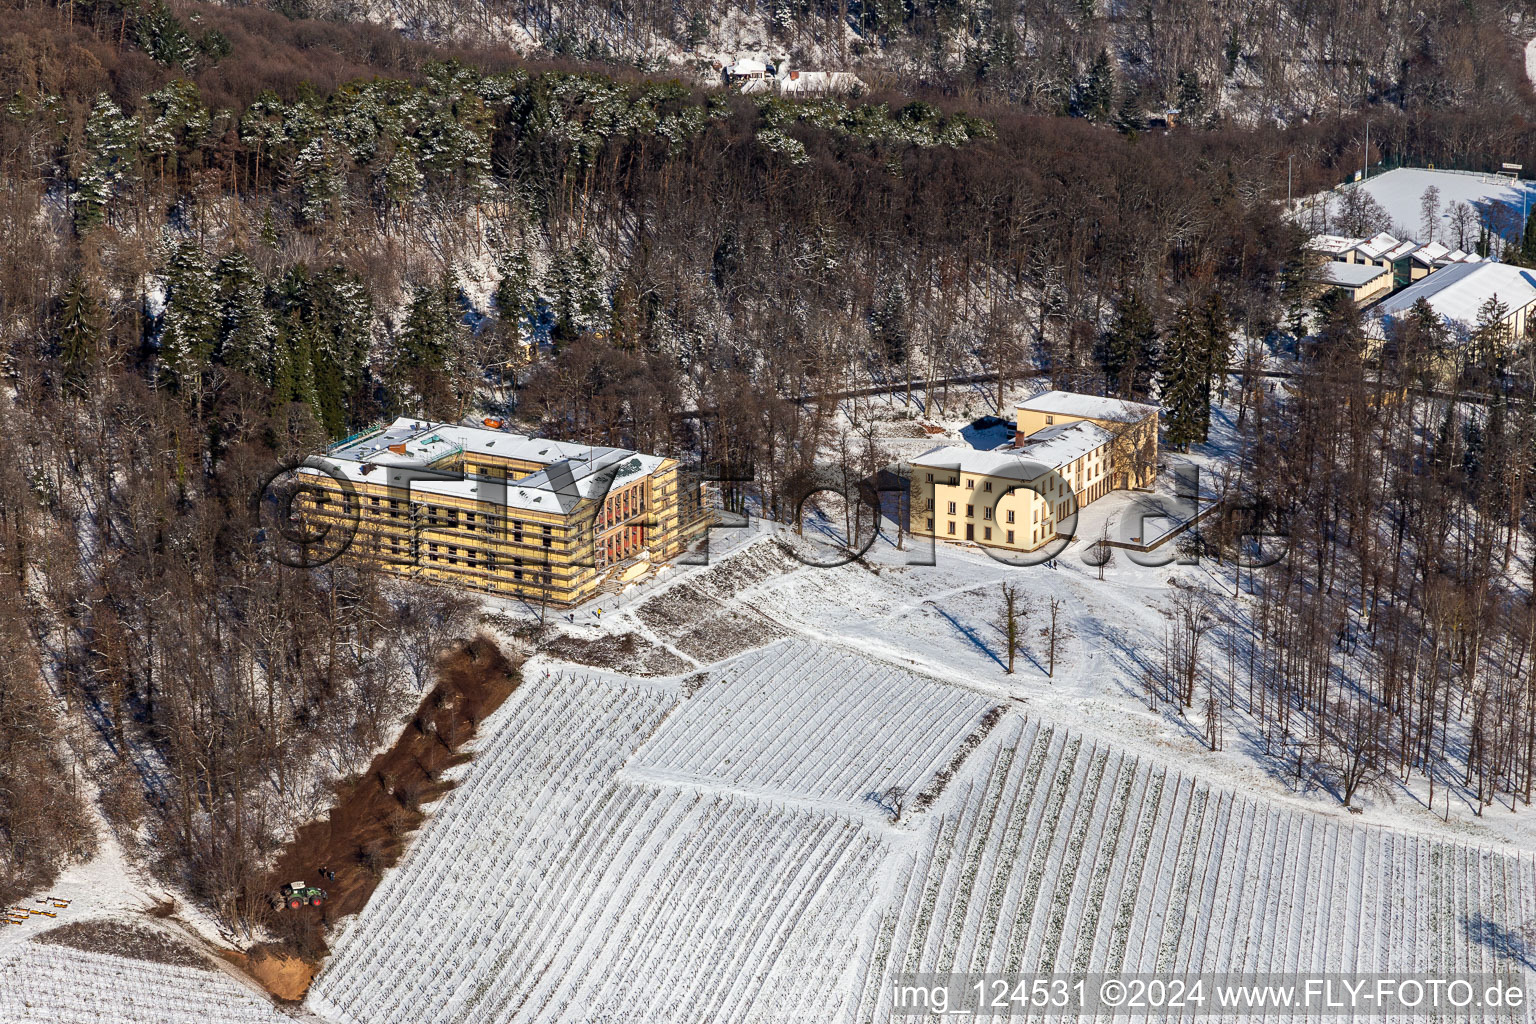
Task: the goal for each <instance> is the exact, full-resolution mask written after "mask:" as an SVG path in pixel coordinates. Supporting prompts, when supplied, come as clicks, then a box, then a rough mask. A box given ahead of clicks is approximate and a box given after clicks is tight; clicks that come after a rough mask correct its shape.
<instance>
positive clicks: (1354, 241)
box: [1307, 235, 1361, 256]
mask: <svg viewBox="0 0 1536 1024" xmlns="http://www.w3.org/2000/svg"><path fill="white" fill-rule="evenodd" d="M1360 241H1361V240H1360V239H1358V238H1350V237H1348V236H1347V235H1313V236H1312V237H1311V239H1310V240H1308V242H1307V248H1308V249H1311V250H1312V251H1313V252H1320V253H1324V254H1326V255H1329V256H1342V255H1343V254H1344V253H1346V252H1349V250H1351V249H1353V248H1354V247H1355V246H1357V245H1359V244H1360Z"/></svg>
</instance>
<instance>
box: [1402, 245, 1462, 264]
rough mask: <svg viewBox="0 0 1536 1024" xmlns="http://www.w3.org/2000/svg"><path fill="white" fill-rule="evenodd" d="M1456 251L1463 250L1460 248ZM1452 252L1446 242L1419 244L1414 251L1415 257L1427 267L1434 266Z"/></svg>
mask: <svg viewBox="0 0 1536 1024" xmlns="http://www.w3.org/2000/svg"><path fill="white" fill-rule="evenodd" d="M1456 251H1457V252H1461V250H1460V249H1457V250H1456ZM1450 254H1451V250H1450V248H1449V247H1448V246H1447V245H1446V244H1445V243H1444V242H1430V243H1429V244H1427V245H1421V246H1419V247H1418V249H1416V250H1415V251H1414V254H1413V258H1414V259H1415V260H1417V261H1418V262H1420V263H1422V264H1424V265H1425V266H1426V267H1432V266H1434V265H1435V263H1437V262H1438V261H1440V260H1442V259H1444V258H1445V257H1447V256H1449V255H1450Z"/></svg>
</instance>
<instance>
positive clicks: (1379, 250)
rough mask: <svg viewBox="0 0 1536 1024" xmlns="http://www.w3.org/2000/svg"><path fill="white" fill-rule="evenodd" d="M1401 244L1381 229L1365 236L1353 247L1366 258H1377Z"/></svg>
mask: <svg viewBox="0 0 1536 1024" xmlns="http://www.w3.org/2000/svg"><path fill="white" fill-rule="evenodd" d="M1401 244H1402V243H1401V242H1400V241H1398V240H1397V239H1396V238H1393V237H1392V236H1391V235H1389V234H1387V233H1386V232H1385V231H1382V232H1380V233H1379V234H1375V235H1372V236H1371V237H1370V238H1367V239H1366V240H1365V241H1363V242H1361V243H1360V244H1359V245H1357V246H1355V249H1356V250H1358V251H1359V252H1360V253H1361V254H1362V255H1363V256H1365V258H1366V259H1370V260H1379V259H1382V258H1383V257H1384V256H1385V255H1386V254H1387V253H1389V252H1391V251H1392V250H1393V249H1396V248H1397V247H1398V246H1399V245H1401Z"/></svg>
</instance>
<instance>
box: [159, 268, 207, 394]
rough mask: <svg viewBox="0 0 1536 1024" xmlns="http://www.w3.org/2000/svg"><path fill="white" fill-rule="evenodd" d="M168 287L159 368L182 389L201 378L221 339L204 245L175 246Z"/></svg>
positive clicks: (167, 276)
mask: <svg viewBox="0 0 1536 1024" xmlns="http://www.w3.org/2000/svg"><path fill="white" fill-rule="evenodd" d="M165 288H166V298H165V312H164V314H162V316H161V321H160V365H161V367H162V368H163V369H164V370H165V371H166V374H167V375H168V377H169V380H170V383H171V384H172V385H173V386H175V387H178V388H180V387H183V386H185V385H187V384H189V383H190V382H192V381H193V380H194V379H196V378H198V377H200V375H201V374H202V372H203V370H204V369H206V367H207V365H208V360H209V358H210V357H211V356H212V355H213V350H214V346H215V344H216V343H217V341H218V338H219V327H220V321H221V310H220V308H219V294H218V287H217V285H216V283H215V281H214V276H213V271H212V269H211V268H210V267H209V266H208V258H207V255H206V254H205V253H204V252H203V249H202V246H200V245H198V244H197V243H196V242H191V241H187V242H182V243H181V244H180V245H178V246H176V248H175V249H174V250H173V251H172V254H171V262H170V266H169V268H168V269H167V271H166V280H165Z"/></svg>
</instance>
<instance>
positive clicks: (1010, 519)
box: [1008, 509, 1013, 523]
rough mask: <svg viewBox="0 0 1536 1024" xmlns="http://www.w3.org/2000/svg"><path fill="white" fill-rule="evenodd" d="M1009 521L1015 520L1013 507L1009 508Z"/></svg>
mask: <svg viewBox="0 0 1536 1024" xmlns="http://www.w3.org/2000/svg"><path fill="white" fill-rule="evenodd" d="M1008 521H1009V522H1010V523H1011V522H1013V509H1009V510H1008Z"/></svg>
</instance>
